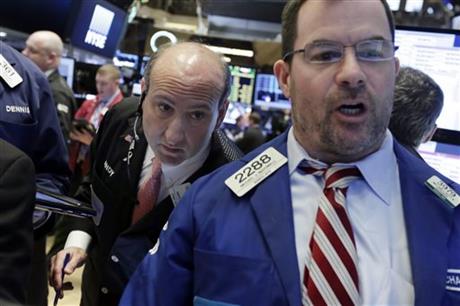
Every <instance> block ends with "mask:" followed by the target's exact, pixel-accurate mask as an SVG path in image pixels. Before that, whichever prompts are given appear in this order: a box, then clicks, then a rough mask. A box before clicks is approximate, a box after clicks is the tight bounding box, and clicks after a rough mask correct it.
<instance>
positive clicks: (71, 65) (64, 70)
mask: <svg viewBox="0 0 460 306" xmlns="http://www.w3.org/2000/svg"><path fill="white" fill-rule="evenodd" d="M58 70H59V74H60V75H61V76H62V77H63V78H64V79H65V81H66V82H67V84H68V85H69V87H70V88H73V76H74V72H75V59H73V58H71V57H61V62H60V63H59V67H58Z"/></svg>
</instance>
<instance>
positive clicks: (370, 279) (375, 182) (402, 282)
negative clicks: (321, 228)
mask: <svg viewBox="0 0 460 306" xmlns="http://www.w3.org/2000/svg"><path fill="white" fill-rule="evenodd" d="M287 152H288V157H289V159H288V160H289V161H288V167H289V175H290V183H291V194H292V206H293V214H294V231H295V241H296V252H297V260H298V265H299V271H300V281H301V282H302V279H303V274H304V262H305V259H306V256H310V254H309V251H308V246H309V242H310V237H311V235H312V233H313V227H314V225H315V218H316V211H317V208H318V201H319V198H320V196H321V194H322V193H323V185H324V182H323V179H322V178H320V177H317V176H314V175H304V174H302V173H301V172H300V171H299V170H298V169H297V167H298V165H299V163H300V162H302V160H307V161H308V160H311V161H313V160H314V159H312V158H311V157H310V156H309V155H308V153H307V152H306V151H305V150H304V149H303V148H302V146H301V145H300V144H299V143H298V142H297V141H296V139H295V136H294V133H293V129H292V128H291V129H290V131H289V134H288V141H287ZM314 161H315V163H316V164H323V165H325V164H324V163H322V162H320V161H318V160H314ZM337 165H340V163H337ZM342 165H343V164H342ZM348 165H354V166H356V167H357V168H358V169H359V170H360V171H361V173H362V175H363V179H361V180H356V181H353V183H352V184H351V185H350V187H349V188H348V191H347V197H346V210H347V213H348V216H349V218H350V222H351V224H352V228H353V233H354V236H355V242H356V249H357V253H358V267H357V268H358V276H359V287H360V295H361V298H362V302H363V305H413V304H414V288H413V281H412V273H411V267H410V256H409V249H408V243H407V237H406V228H405V221H404V213H403V207H402V198H401V190H400V183H399V172H398V165H397V161H396V157H395V154H394V152H393V137H392V136H391V134H390V132H388V131H387V133H386V136H385V140H384V142H383V144H382V146H381V147H380V149H379V150H378V151H376V152H374V153H373V154H371V155H369V156H367V157H366V158H364V159H362V160H360V161H358V162H354V163H351V164H348Z"/></svg>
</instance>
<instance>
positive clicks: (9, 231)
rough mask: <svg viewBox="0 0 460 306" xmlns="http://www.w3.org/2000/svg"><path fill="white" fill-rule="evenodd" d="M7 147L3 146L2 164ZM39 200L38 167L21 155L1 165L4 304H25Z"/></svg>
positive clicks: (0, 283) (0, 265) (1, 284)
mask: <svg viewBox="0 0 460 306" xmlns="http://www.w3.org/2000/svg"><path fill="white" fill-rule="evenodd" d="M4 150H5V147H4V144H2V143H0V161H1V160H2V159H1V157H2V152H5V151H4ZM34 200H35V179H34V166H33V164H32V161H31V160H30V159H29V158H27V157H25V156H20V157H19V158H17V159H16V160H14V161H12V162H11V161H9V163H8V164H7V165H6V168H5V169H3V170H2V166H1V165H0V304H2V303H1V301H10V302H14V303H20V304H23V303H25V290H26V288H25V286H26V284H27V283H28V277H29V272H30V268H31V262H32V243H33V232H32V212H33V205H34Z"/></svg>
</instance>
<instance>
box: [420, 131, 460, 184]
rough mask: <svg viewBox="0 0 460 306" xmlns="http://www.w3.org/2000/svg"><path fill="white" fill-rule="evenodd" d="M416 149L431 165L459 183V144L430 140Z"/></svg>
mask: <svg viewBox="0 0 460 306" xmlns="http://www.w3.org/2000/svg"><path fill="white" fill-rule="evenodd" d="M459 137H460V135H459ZM417 151H418V152H419V153H420V155H421V156H422V157H423V159H424V160H425V161H426V162H427V163H428V164H429V165H430V166H431V167H433V168H434V169H436V170H437V171H439V172H440V173H442V174H443V175H445V176H447V177H448V178H450V179H451V180H453V181H454V182H456V183H459V184H460V145H455V144H448V143H442V142H437V141H430V142H427V143H424V144H422V145H420V147H419V148H418V150H417Z"/></svg>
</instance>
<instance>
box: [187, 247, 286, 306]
mask: <svg viewBox="0 0 460 306" xmlns="http://www.w3.org/2000/svg"><path fill="white" fill-rule="evenodd" d="M194 262H195V273H194V276H195V278H194V295H196V296H199V297H202V298H204V299H209V300H215V301H219V302H222V303H230V305H231V304H236V305H241V306H246V305H247V306H253V305H264V306H270V305H276V306H280V305H284V304H285V303H284V294H283V291H282V288H281V285H280V283H279V281H278V276H277V273H276V271H275V268H274V265H273V263H272V261H271V260H270V259H268V258H267V259H253V258H246V257H239V256H232V255H226V254H221V253H217V252H212V251H207V250H200V249H195V250H194ZM198 305H200V304H198ZM203 305H206V304H203ZM210 305H213V304H210ZM216 305H219V304H216ZM224 305H225V304H224Z"/></svg>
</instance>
